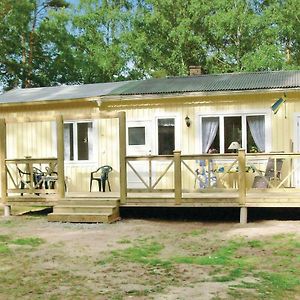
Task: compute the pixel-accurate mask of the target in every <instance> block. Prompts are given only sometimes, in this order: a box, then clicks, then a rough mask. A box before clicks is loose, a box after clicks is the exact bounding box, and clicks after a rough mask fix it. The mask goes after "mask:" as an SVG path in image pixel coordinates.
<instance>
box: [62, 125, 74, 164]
mask: <svg viewBox="0 0 300 300" xmlns="http://www.w3.org/2000/svg"><path fill="white" fill-rule="evenodd" d="M64 143H65V160H74V136H73V124H71V123H69V124H64Z"/></svg>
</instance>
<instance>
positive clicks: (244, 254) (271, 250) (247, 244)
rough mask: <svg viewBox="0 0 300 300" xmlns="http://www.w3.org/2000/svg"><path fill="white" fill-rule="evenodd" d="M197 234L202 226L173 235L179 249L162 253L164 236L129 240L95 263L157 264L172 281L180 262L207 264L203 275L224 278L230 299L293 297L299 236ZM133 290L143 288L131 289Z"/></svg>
mask: <svg viewBox="0 0 300 300" xmlns="http://www.w3.org/2000/svg"><path fill="white" fill-rule="evenodd" d="M199 235H200V232H199V233H196V232H190V233H186V234H185V235H184V236H181V237H179V239H178V238H177V239H174V237H173V239H174V241H173V242H174V243H176V242H177V246H178V251H179V252H182V255H176V256H175V255H169V256H168V257H162V256H163V255H162V252H163V250H164V248H165V247H164V242H163V239H162V241H160V242H158V241H157V240H156V239H151V238H150V239H148V241H147V240H137V241H133V242H132V243H131V245H130V246H129V247H128V248H126V249H124V250H118V251H112V252H111V253H110V254H109V255H108V256H107V258H106V260H102V261H100V262H99V263H100V264H112V265H114V266H116V265H122V264H126V262H128V261H130V262H132V263H135V264H142V265H143V266H144V268H145V269H147V268H149V269H150V270H151V268H156V269H157V270H158V271H157V272H158V273H160V274H166V273H168V274H173V276H174V277H173V284H174V283H175V282H177V284H178V282H180V276H179V274H178V267H179V266H180V265H185V266H186V268H191V269H193V267H195V266H208V267H210V271H209V276H208V277H207V278H206V279H201V280H202V281H207V282H227V283H228V287H229V289H228V297H232V298H228V299H237V298H239V299H248V297H249V299H283V298H287V299H294V297H295V299H296V297H297V296H296V295H298V296H299V295H300V241H299V240H297V237H296V236H295V235H289V234H287V235H275V236H272V237H270V238H267V239H263V240H247V239H244V238H239V239H235V240H229V241H223V240H220V239H217V240H214V241H212V240H208V239H207V238H205V240H206V242H205V243H203V239H201V238H200V239H199ZM191 237H192V238H194V240H192V239H191ZM219 238H220V237H219ZM178 241H180V242H179V243H178ZM120 242H121V241H120ZM168 244H169V243H168ZM180 249H181V250H180ZM176 275H177V276H176ZM194 280H195V278H194ZM192 281H193V280H192ZM190 283H191V282H190ZM196 283H197V281H195V282H194V284H196ZM160 290H161V289H158V290H156V292H158V291H160ZM132 294H135V295H136V296H138V295H140V294H141V293H140V291H138V292H136V293H135V292H134V291H132ZM145 294H147V291H145ZM253 297H254V298H253ZM216 299H217V298H216Z"/></svg>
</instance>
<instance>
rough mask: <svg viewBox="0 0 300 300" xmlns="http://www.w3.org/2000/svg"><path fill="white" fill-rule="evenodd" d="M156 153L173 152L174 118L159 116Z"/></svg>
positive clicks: (167, 153)
mask: <svg viewBox="0 0 300 300" xmlns="http://www.w3.org/2000/svg"><path fill="white" fill-rule="evenodd" d="M157 133H158V155H169V154H173V151H174V150H175V119H174V118H159V119H158V120H157Z"/></svg>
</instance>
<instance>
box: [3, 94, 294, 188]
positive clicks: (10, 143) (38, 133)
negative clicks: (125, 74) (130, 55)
mask: <svg viewBox="0 0 300 300" xmlns="http://www.w3.org/2000/svg"><path fill="white" fill-rule="evenodd" d="M282 96H283V93H274V94H253V95H244V96H240V95H232V96H220V97H211V96H205V97H190V98H186V99H167V100H162V99H157V100H155V99H154V100H153V99H152V100H148V101H146V100H144V101H141V100H139V101H134V100H132V101H128V102H125V101H115V102H103V104H102V107H101V109H103V110H108V111H125V112H126V118H127V121H145V120H148V121H150V122H151V124H152V127H151V129H152V133H151V135H152V138H153V139H152V143H153V144H152V150H153V149H155V147H156V145H155V130H154V128H155V127H154V126H155V119H156V117H168V116H178V118H179V125H180V126H179V130H180V132H179V136H180V145H179V149H177V150H181V151H182V154H194V153H197V152H199V139H198V138H197V136H198V135H199V124H198V123H199V115H205V114H211V115H215V114H218V113H222V114H224V113H225V114H226V113H228V114H229V113H254V112H256V113H257V112H265V113H267V114H268V116H269V119H270V127H271V150H272V151H278V150H283V151H285V152H289V151H291V150H292V149H291V141H293V139H294V126H295V113H297V112H298V113H299V114H300V94H299V93H298V94H296V93H287V100H286V106H285V105H283V106H282V107H281V108H280V110H279V111H278V113H277V114H276V115H274V114H273V113H272V111H271V109H270V107H271V105H272V104H273V103H274V102H275V101H276V100H277V99H278V98H279V97H282ZM124 103H126V104H124ZM127 103H128V104H127ZM19 110H20V109H19ZM96 110H98V109H97V108H91V107H82V108H78V109H73V108H70V107H63V108H57V109H55V108H52V110H51V111H46V110H44V109H42V108H39V109H38V110H36V111H35V112H32V111H31V110H30V109H28V110H27V111H19V112H1V113H0V117H7V118H8V117H16V118H18V117H26V116H28V114H32V113H39V114H43V115H45V116H53V120H55V114H62V115H65V114H67V115H72V116H74V118H73V120H76V115H78V114H79V115H80V114H82V113H83V112H92V111H96ZM187 115H188V116H189V118H190V120H191V126H190V127H187V126H186V125H185V121H184V118H185V117H186V116H187ZM53 123H54V122H53ZM95 124H96V130H97V131H96V132H97V134H96V135H95V139H96V142H95V144H97V155H96V159H95V161H93V162H92V163H88V164H72V163H65V176H66V177H67V182H68V187H69V190H70V191H88V189H89V178H90V172H91V171H94V170H95V169H97V167H98V166H101V165H105V164H108V165H111V166H112V167H113V170H114V171H113V172H112V173H111V177H110V178H111V185H112V189H113V191H118V190H119V186H118V185H119V181H118V177H119V171H118V170H119V145H118V143H119V142H118V119H99V120H96V121H95ZM152 153H153V154H155V151H154V152H152ZM7 155H8V158H23V157H24V156H32V157H55V156H56V139H55V125H54V124H52V122H31V123H9V124H7ZM189 165H190V166H191V168H192V169H194V168H195V166H196V162H195V161H190V162H189ZM164 167H165V163H164V164H159V163H156V167H155V168H156V169H157V170H163V169H164ZM185 172H188V171H185ZM188 174H189V175H188V176H184V175H183V188H184V189H190V188H193V186H194V178H193V176H192V174H190V173H188ZM170 186H173V169H172V168H171V169H170V171H169V172H168V174H167V176H166V177H165V178H164V179H163V180H162V182H161V183H160V184H159V185H158V186H157V188H169V187H170ZM93 190H97V187H96V185H94V189H93Z"/></svg>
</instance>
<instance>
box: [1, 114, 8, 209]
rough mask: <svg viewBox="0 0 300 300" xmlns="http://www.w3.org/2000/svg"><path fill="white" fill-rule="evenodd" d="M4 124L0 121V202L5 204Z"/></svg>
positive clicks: (3, 120)
mask: <svg viewBox="0 0 300 300" xmlns="http://www.w3.org/2000/svg"><path fill="white" fill-rule="evenodd" d="M6 155H7V154H6V123H5V119H0V176H1V201H2V203H3V204H5V203H6V202H7V198H6V197H7V172H6V163H5V159H6Z"/></svg>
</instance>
